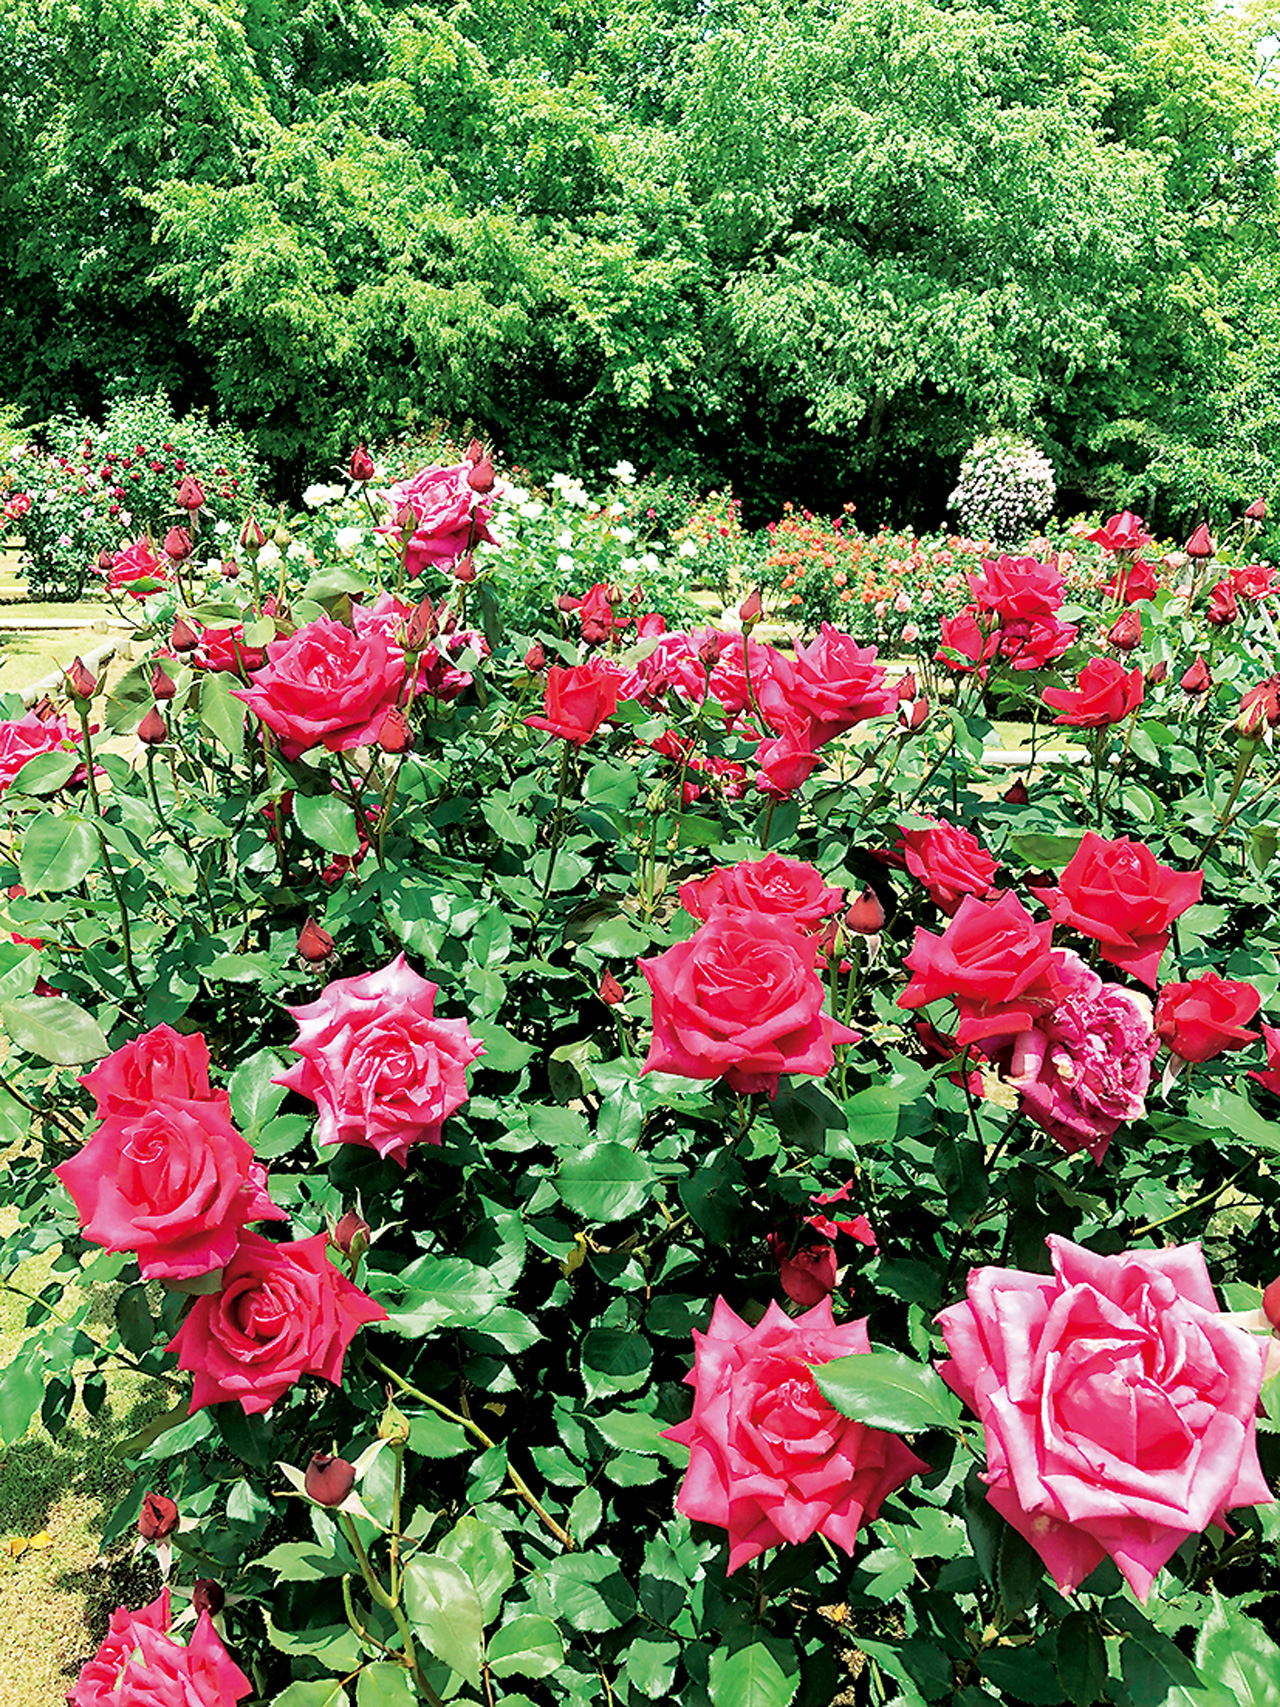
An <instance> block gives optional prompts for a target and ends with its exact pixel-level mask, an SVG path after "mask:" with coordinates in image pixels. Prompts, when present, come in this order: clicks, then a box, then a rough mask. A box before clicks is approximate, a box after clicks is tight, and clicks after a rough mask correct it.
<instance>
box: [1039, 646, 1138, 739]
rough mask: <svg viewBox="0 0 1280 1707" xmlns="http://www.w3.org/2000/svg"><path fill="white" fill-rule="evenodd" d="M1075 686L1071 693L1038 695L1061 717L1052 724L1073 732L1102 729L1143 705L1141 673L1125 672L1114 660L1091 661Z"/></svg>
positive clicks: (1057, 690) (1068, 690)
mask: <svg viewBox="0 0 1280 1707" xmlns="http://www.w3.org/2000/svg"><path fill="white" fill-rule="evenodd" d="M1076 683H1077V685H1076V687H1075V688H1074V689H1073V688H1046V689H1045V690H1044V692H1043V694H1042V695H1041V698H1042V699H1043V700H1044V702H1045V704H1046V705H1051V706H1053V707H1054V708H1055V710H1057V711H1060V712H1061V713H1062V715H1061V716H1060V717H1055V718H1054V720H1053V721H1054V722H1055V723H1067V724H1070V726H1071V727H1072V728H1073V729H1105V728H1106V727H1107V726H1108V725H1109V724H1112V723H1119V722H1120V720H1121V718H1124V717H1127V716H1128V715H1129V713H1130V712H1131V711H1136V710H1137V709H1138V707H1139V706H1140V705H1141V704H1142V695H1143V691H1144V684H1143V679H1142V670H1141V669H1140V668H1137V669H1133V670H1129V671H1126V670H1125V667H1124V665H1123V664H1122V663H1120V661H1119V660H1118V659H1116V658H1090V660H1089V662H1088V663H1087V664H1086V665H1085V667H1084V669H1083V670H1081V672H1080V674H1079V675H1078V676H1077V677H1076Z"/></svg>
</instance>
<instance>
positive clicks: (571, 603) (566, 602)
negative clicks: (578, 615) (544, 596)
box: [556, 593, 582, 615]
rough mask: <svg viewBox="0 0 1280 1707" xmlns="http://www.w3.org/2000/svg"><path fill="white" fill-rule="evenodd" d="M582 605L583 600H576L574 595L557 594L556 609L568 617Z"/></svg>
mask: <svg viewBox="0 0 1280 1707" xmlns="http://www.w3.org/2000/svg"><path fill="white" fill-rule="evenodd" d="M581 603H582V600H581V599H575V598H574V596H573V594H572V593H557V594H556V609H557V610H561V611H564V612H565V614H566V615H567V614H568V613H569V612H570V611H573V610H577V608H578V606H579V605H580V604H581Z"/></svg>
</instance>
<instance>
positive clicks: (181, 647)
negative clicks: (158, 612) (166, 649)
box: [169, 617, 200, 652]
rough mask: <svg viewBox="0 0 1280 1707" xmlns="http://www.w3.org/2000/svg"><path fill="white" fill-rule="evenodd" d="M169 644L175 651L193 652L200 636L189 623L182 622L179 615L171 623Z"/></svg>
mask: <svg viewBox="0 0 1280 1707" xmlns="http://www.w3.org/2000/svg"><path fill="white" fill-rule="evenodd" d="M169 644H170V646H172V647H173V649H174V651H175V652H194V651H195V649H196V647H197V646H198V645H199V644H200V636H199V635H198V634H197V633H196V631H195V629H194V628H192V626H191V624H190V623H188V622H184V621H183V620H182V618H181V617H179V618H178V620H177V621H176V622H175V623H174V625H173V632H172V634H170V636H169Z"/></svg>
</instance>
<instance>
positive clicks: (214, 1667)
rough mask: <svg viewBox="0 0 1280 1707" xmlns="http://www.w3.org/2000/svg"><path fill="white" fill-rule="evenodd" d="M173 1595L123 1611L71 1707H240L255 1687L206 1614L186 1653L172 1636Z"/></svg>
mask: <svg viewBox="0 0 1280 1707" xmlns="http://www.w3.org/2000/svg"><path fill="white" fill-rule="evenodd" d="M171 1619H172V1613H171V1609H170V1604H169V1590H168V1589H167V1588H165V1589H161V1591H160V1594H159V1595H158V1597H157V1598H156V1599H155V1600H153V1601H152V1602H151V1605H150V1606H144V1607H143V1608H142V1609H141V1611H139V1612H130V1611H129V1610H128V1609H127V1608H126V1607H123V1606H117V1608H116V1609H115V1611H114V1612H113V1613H112V1614H111V1624H110V1627H109V1628H108V1631H107V1636H106V1640H105V1641H104V1642H103V1643H102V1645H101V1647H100V1648H99V1649H98V1651H97V1653H96V1654H95V1655H94V1656H93V1658H92V1659H91V1660H90V1661H89V1662H88V1663H87V1664H86V1665H85V1666H84V1667H83V1668H82V1669H81V1672H80V1675H79V1677H78V1678H77V1679H76V1681H75V1685H74V1687H73V1688H72V1690H71V1692H70V1694H69V1695H68V1696H67V1702H68V1704H69V1707H235V1703H236V1702H237V1701H241V1700H243V1698H244V1697H245V1696H246V1695H249V1694H251V1693H252V1690H253V1685H252V1684H251V1683H250V1681H249V1679H248V1678H247V1677H246V1676H245V1675H244V1673H243V1672H242V1671H241V1670H240V1667H239V1666H238V1665H236V1664H235V1662H234V1661H233V1660H232V1658H231V1656H230V1654H229V1653H228V1652H227V1650H226V1649H225V1648H224V1647H223V1645H222V1642H221V1639H220V1638H219V1636H218V1632H217V1631H216V1630H215V1629H214V1627H213V1620H212V1619H211V1618H210V1616H209V1614H208V1613H207V1612H201V1614H200V1616H199V1618H198V1619H197V1620H196V1626H195V1629H194V1630H193V1631H192V1633H191V1640H190V1642H188V1643H187V1645H186V1646H185V1647H184V1646H183V1645H182V1643H181V1642H177V1641H175V1640H174V1639H173V1637H172V1636H171V1635H170V1634H169V1626H170V1622H171Z"/></svg>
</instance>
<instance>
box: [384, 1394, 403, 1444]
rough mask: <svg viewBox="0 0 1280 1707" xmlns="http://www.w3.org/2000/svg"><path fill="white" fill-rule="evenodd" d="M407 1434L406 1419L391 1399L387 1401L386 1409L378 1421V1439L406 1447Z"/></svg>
mask: <svg viewBox="0 0 1280 1707" xmlns="http://www.w3.org/2000/svg"><path fill="white" fill-rule="evenodd" d="M409 1432H410V1431H409V1419H408V1417H407V1416H405V1414H404V1412H403V1411H402V1410H401V1409H400V1407H399V1405H397V1404H396V1403H395V1401H394V1400H393V1399H388V1400H387V1408H386V1410H385V1411H383V1413H382V1415H381V1416H380V1417H379V1419H378V1439H379V1440H389V1441H391V1442H392V1444H393V1445H398V1446H407V1445H408V1444H409Z"/></svg>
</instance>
